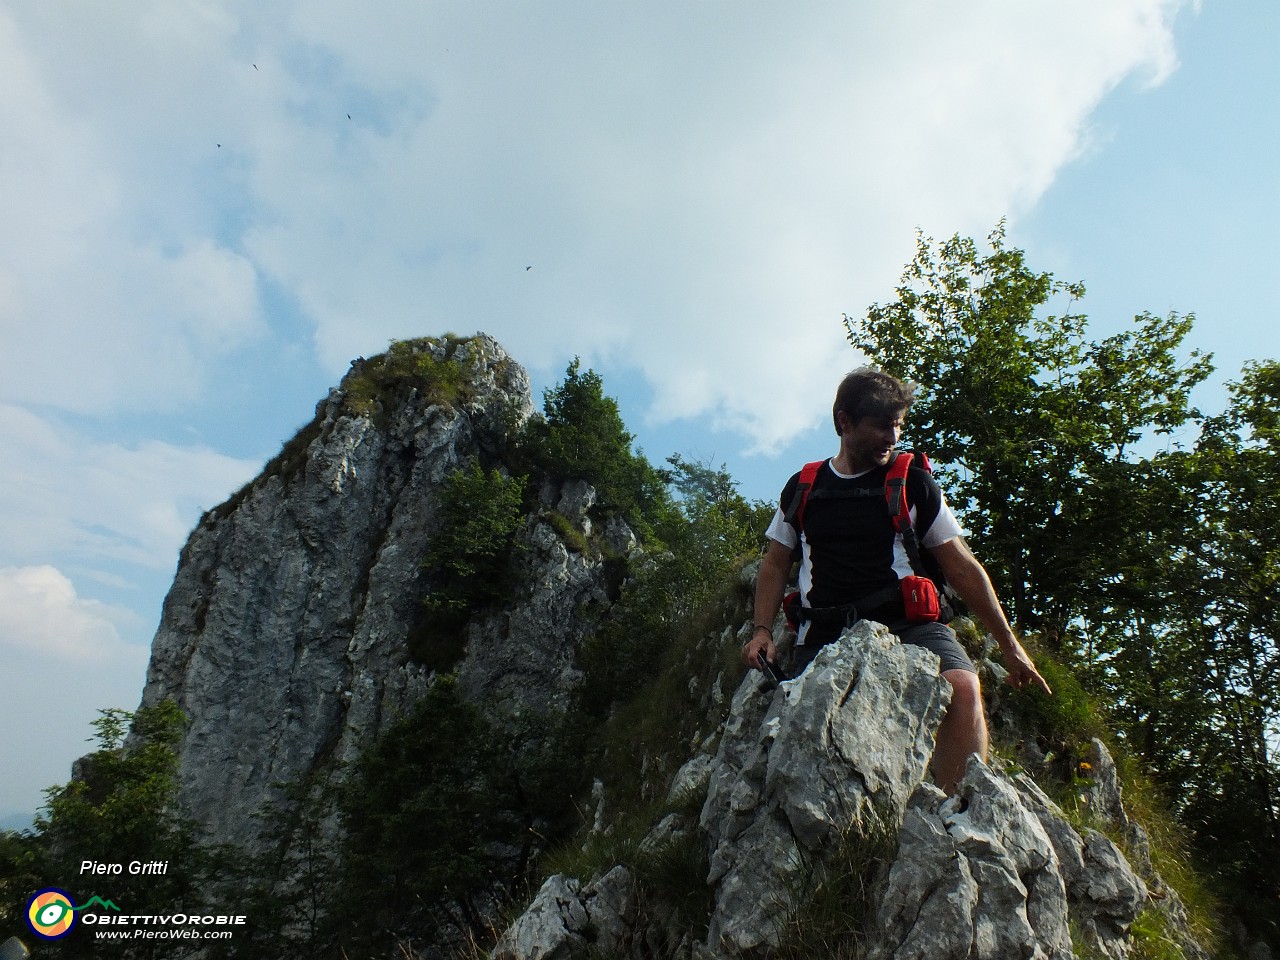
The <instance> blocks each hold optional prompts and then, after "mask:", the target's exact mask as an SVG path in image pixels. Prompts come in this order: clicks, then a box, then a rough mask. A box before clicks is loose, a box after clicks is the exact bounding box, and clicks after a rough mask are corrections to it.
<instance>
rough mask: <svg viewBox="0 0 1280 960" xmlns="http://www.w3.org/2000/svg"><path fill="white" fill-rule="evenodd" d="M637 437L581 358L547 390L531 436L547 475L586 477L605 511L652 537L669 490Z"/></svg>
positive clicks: (528, 439) (530, 447) (538, 461)
mask: <svg viewBox="0 0 1280 960" xmlns="http://www.w3.org/2000/svg"><path fill="white" fill-rule="evenodd" d="M634 440H635V438H634V437H633V436H632V435H631V434H630V433H629V432H628V431H627V428H626V425H625V424H624V423H623V422H622V416H621V414H620V413H619V412H618V403H617V401H616V400H614V399H613V398H612V397H609V396H607V395H606V394H605V392H604V384H603V382H602V381H601V379H600V376H599V374H597V373H596V372H595V371H593V370H587V371H585V372H583V371H582V368H581V364H580V363H579V361H577V360H576V359H575V360H574V361H573V363H571V364H570V365H569V368H568V370H567V371H565V377H564V380H563V381H562V382H561V383H560V384H559V385H558V386H556V387H555V388H554V389H551V390H548V391H547V392H546V394H545V397H544V402H543V417H542V418H539V419H535V420H533V421H531V422H530V423H529V425H528V430H527V437H526V442H527V449H528V451H529V456H530V457H531V459H532V460H533V462H534V464H535V465H536V467H537V469H539V470H540V471H541V472H542V473H543V474H544V475H545V476H548V477H550V478H551V479H553V480H555V481H559V482H564V481H568V480H585V481H586V482H587V483H589V484H591V486H592V487H594V488H595V491H596V495H597V497H598V498H599V499H598V504H599V509H600V511H601V512H602V513H605V514H608V513H613V514H617V515H619V516H621V517H622V518H623V519H624V520H626V521H627V523H628V524H630V525H631V527H632V528H633V529H634V530H635V531H636V533H637V534H639V535H640V536H641V537H642V538H647V537H649V536H650V535H651V534H652V526H653V523H654V520H655V515H657V514H660V513H661V511H662V509H663V507H664V505H665V503H666V502H667V493H666V489H665V483H664V479H665V478H664V477H663V475H662V473H661V472H660V471H658V470H657V469H655V468H654V467H653V465H652V464H650V463H649V461H648V460H647V459H645V457H644V455H643V454H642V453H640V452H638V451H636V450H634V449H633V446H632V445H633V443H634Z"/></svg>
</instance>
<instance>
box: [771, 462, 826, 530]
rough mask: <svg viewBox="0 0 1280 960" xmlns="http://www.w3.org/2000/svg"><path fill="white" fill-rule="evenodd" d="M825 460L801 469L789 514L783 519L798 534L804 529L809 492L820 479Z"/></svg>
mask: <svg viewBox="0 0 1280 960" xmlns="http://www.w3.org/2000/svg"><path fill="white" fill-rule="evenodd" d="M826 462H827V461H825V460H815V461H814V462H813V463H806V464H805V465H804V466H803V467H801V468H800V479H799V481H798V482H797V483H796V492H795V495H794V496H793V497H792V498H791V503H790V505H788V507H787V512H786V513H784V514H783V515H782V518H783V519H784V520H786V521H787V523H789V524H791V526H793V527H794V528H795V531H796V533H797V534H799V533H800V531H801V530H803V529H804V507H805V504H806V503H808V502H809V491H810V490H812V489H813V482H814V480H816V479H817V477H818V471H819V470H821V469H822V466H823V464H825V463H826Z"/></svg>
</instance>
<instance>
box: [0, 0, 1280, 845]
mask: <svg viewBox="0 0 1280 960" xmlns="http://www.w3.org/2000/svg"><path fill="white" fill-rule="evenodd" d="M1277 38H1280V8H1277V6H1276V5H1275V4H1272V3H1270V2H1262V0H1254V2H1238V3H1231V4H1225V3H1213V2H1206V3H1204V4H1203V6H1198V5H1196V4H1194V3H1192V2H1189V0H1186V2H1184V0H1093V2H1080V3H1074V4H1069V5H1068V4H1057V5H1051V4H1029V3H1026V2H1025V0H999V2H996V0H991V2H974V3H970V4H964V5H960V4H943V3H925V2H905V3H903V2H888V0H884V2H873V3H858V4H847V5H831V4H819V3H807V2H798V3H793V4H787V5H781V4H765V3H743V2H735V3H728V2H716V0H699V2H693V3H689V2H683V3H667V2H654V0H650V2H647V3H644V4H639V3H620V4H611V5H607V6H601V5H599V4H596V3H589V2H586V0H582V2H565V0H552V2H547V3H541V4H536V5H535V4H530V3H527V2H516V0H492V2H488V3H485V4H474V3H465V2H462V0H446V2H420V0H403V2H392V0H384V2H372V3H369V4H365V5H362V6H361V7H360V8H359V10H358V11H357V10H356V9H355V8H352V7H349V6H347V5H344V4H338V3H334V2H331V0H309V2H307V3H305V4H303V3H301V2H290V0H254V2H249V0H164V2H160V0H140V2H137V3H131V4H127V5H126V4H101V5H97V6H94V7H75V8H72V7H70V6H68V5H65V4H48V3H44V2H37V0H0V79H2V80H3V86H2V88H3V89H4V90H5V91H6V93H5V95H4V97H3V98H2V99H0V178H2V181H0V182H3V183H4V184H5V187H6V189H5V190H4V191H3V192H2V193H0V442H2V443H3V446H4V449H5V457H4V462H3V464H0V676H3V679H4V690H5V694H4V696H3V697H0V723H3V725H4V727H5V729H6V731H7V736H6V737H5V738H4V740H3V743H4V748H3V754H0V761H2V763H3V769H4V770H5V776H4V777H3V778H0V822H3V821H4V819H5V818H6V817H9V816H18V817H22V816H27V815H29V814H30V812H31V811H32V810H33V809H34V808H35V807H37V806H38V805H39V803H40V799H41V790H42V789H43V788H44V787H46V786H49V785H51V784H53V783H57V782H62V781H65V780H66V778H67V775H68V772H69V766H70V763H71V761H72V760H73V759H74V758H75V757H76V756H78V755H80V754H81V753H82V752H84V750H85V748H86V744H85V740H86V738H87V737H88V735H89V733H90V728H89V721H90V720H91V719H92V718H93V717H94V716H95V713H96V710H97V709H98V708H102V707H111V706H120V707H126V708H132V707H134V706H136V704H137V702H138V699H139V696H140V692H141V687H142V683H143V680H144V676H145V665H146V659H147V653H148V647H149V643H150V639H151V636H152V634H153V633H154V631H155V627H156V625H157V623H158V620H159V614H160V606H161V602H162V600H163V597H164V593H165V590H166V589H167V587H168V584H169V582H170V580H171V579H172V576H173V571H174V568H175V566H176V563H177V557H178V551H179V550H180V549H181V546H182V543H183V542H184V540H185V538H186V536H187V534H188V532H189V531H190V529H191V528H192V526H193V525H194V524H195V522H196V521H197V520H198V518H199V515H200V512H201V511H202V510H204V509H207V508H209V507H212V506H214V505H215V504H217V503H218V502H220V501H221V500H222V499H224V498H225V497H226V496H227V495H228V494H230V493H231V492H232V491H233V490H235V489H236V488H237V487H238V486H240V485H241V484H242V483H244V482H245V481H247V480H248V479H250V478H251V477H252V476H253V475H254V474H255V473H256V472H257V471H258V469H259V468H260V467H261V465H262V464H263V463H264V462H265V461H266V460H267V459H268V458H269V457H271V456H272V455H273V454H275V453H276V452H277V451H278V449H279V447H280V445H281V444H282V443H283V442H284V441H285V440H287V439H288V438H289V437H290V436H291V435H292V433H293V432H294V430H296V429H297V428H298V427H299V426H301V425H302V424H303V423H305V422H306V421H307V420H309V419H310V417H311V414H312V411H313V409H314V406H315V403H316V402H317V401H318V400H319V399H320V398H321V397H323V396H324V394H325V393H326V391H327V390H328V388H329V387H330V386H331V385H333V384H335V383H336V382H337V380H338V379H339V378H340V376H341V375H342V373H343V372H344V370H345V369H346V366H347V364H348V362H349V361H350V360H351V359H352V358H354V357H356V356H359V355H372V354H374V353H377V352H379V351H381V350H383V349H385V348H386V346H387V343H388V341H389V340H390V339H391V338H405V337H413V336H422V335H432V334H440V333H444V332H446V331H452V332H457V333H462V334H467V333H471V332H474V331H476V330H484V331H486V332H488V333H491V334H493V335H494V336H496V337H497V338H498V339H499V340H500V341H502V342H503V343H504V344H505V345H506V346H507V347H508V349H509V350H510V351H511V352H512V353H513V354H514V355H515V357H516V358H517V359H518V360H519V361H521V362H522V363H524V364H525V365H526V367H528V368H529V370H530V373H531V374H532V376H533V379H534V382H535V384H536V386H537V389H538V390H539V392H540V391H541V389H542V388H544V387H546V386H550V385H551V384H553V383H554V382H555V381H556V380H557V379H558V378H559V376H560V375H561V374H562V373H563V371H564V369H565V367H566V366H567V365H568V363H569V361H570V360H571V359H572V358H573V357H574V356H575V355H577V356H581V357H582V359H583V362H584V363H586V364H588V365H590V366H592V367H594V368H595V369H597V370H598V371H600V373H601V374H602V375H603V377H604V379H605V384H606V387H607V389H608V390H609V391H610V392H612V393H613V394H614V395H615V396H617V397H618V398H619V400H620V402H621V405H622V408H623V414H624V417H625V419H626V421H627V423H628V425H629V426H630V428H631V429H632V431H633V432H634V433H636V434H637V437H638V439H639V442H640V444H641V445H642V446H643V448H644V449H645V451H646V453H648V454H649V455H650V457H651V458H652V459H655V460H661V459H662V458H663V457H665V456H667V455H668V454H670V453H672V452H680V453H682V454H685V455H687V456H694V457H699V458H704V459H709V460H712V461H713V462H715V463H717V464H718V463H721V462H723V463H726V464H727V465H728V466H729V467H730V469H731V471H732V472H733V473H734V475H735V476H737V477H738V478H739V480H740V482H741V486H742V489H743V491H744V492H745V493H746V494H747V495H749V496H752V497H760V498H772V497H773V496H774V495H775V492H776V489H777V488H778V487H779V486H780V485H781V483H782V482H783V480H784V479H785V478H786V476H787V475H788V474H789V473H790V472H791V471H792V470H794V469H795V467H796V465H797V464H798V463H800V462H803V461H804V460H807V459H811V458H812V457H813V456H814V455H820V454H822V453H828V452H831V448H832V440H833V438H832V437H831V436H830V434H829V432H828V431H829V429H830V428H829V426H828V425H827V420H828V410H829V403H830V395H831V392H832V390H833V388H834V384H835V381H836V379H838V377H839V375H840V374H841V373H842V372H844V371H845V370H847V369H848V368H849V367H851V366H853V365H855V364H856V363H857V362H858V358H857V357H856V356H855V355H854V354H853V353H852V352H851V351H850V349H849V348H848V347H847V345H846V344H845V343H844V340H843V328H842V326H841V322H840V321H841V316H842V314H843V313H850V314H859V313H861V312H863V311H864V310H865V309H866V307H867V305H868V304H870V303H872V302H875V301H878V300H884V299H887V298H888V297H889V296H890V295H891V293H892V288H893V284H894V282H895V280H896V279H897V277H898V275H899V273H900V272H901V270H902V267H903V265H904V264H905V262H906V261H907V259H908V258H909V257H910V256H911V253H912V249H913V245H914V239H915V231H916V229H917V228H920V229H922V230H924V231H925V232H926V233H928V234H931V235H934V236H938V237H942V236H948V235H950V234H952V233H956V232H959V233H963V234H968V235H973V236H985V235H986V234H987V233H988V232H989V230H990V229H991V227H992V226H993V225H994V224H995V223H996V222H997V221H998V220H999V219H1001V218H1002V217H1003V218H1007V221H1008V229H1009V237H1010V240H1011V242H1012V243H1014V244H1016V245H1018V246H1021V247H1023V248H1024V249H1026V250H1027V251H1028V254H1029V258H1030V260H1031V262H1032V263H1033V264H1034V265H1035V266H1037V267H1039V268H1041V269H1046V270H1051V271H1053V272H1054V273H1055V274H1057V275H1058V276H1059V277H1062V278H1063V279H1071V280H1083V281H1084V282H1085V283H1086V285H1087V287H1088V290H1089V293H1088V296H1087V298H1086V300H1085V302H1084V307H1085V310H1086V312H1087V313H1088V314H1089V315H1090V317H1091V318H1092V321H1093V325H1092V329H1093V331H1094V332H1095V333H1097V334H1098V335H1104V334H1108V333H1112V332H1116V331H1117V330H1119V329H1122V328H1123V326H1124V325H1125V324H1126V323H1127V322H1128V320H1129V318H1131V317H1132V316H1133V315H1134V314H1135V313H1138V312H1141V311H1144V310H1149V311H1152V312H1154V313H1159V314H1163V313H1168V312H1170V311H1175V312H1178V313H1189V312H1190V313H1195V314H1196V316H1197V326H1196V331H1195V333H1194V335H1193V339H1194V343H1193V344H1192V346H1197V347H1200V348H1202V349H1207V350H1212V351H1213V352H1214V353H1215V354H1216V356H1217V358H1218V361H1219V370H1220V375H1219V376H1218V378H1217V379H1216V380H1215V383H1214V384H1211V385H1207V386H1206V387H1205V388H1204V390H1203V391H1202V393H1203V396H1202V397H1201V398H1200V400H1201V402H1202V403H1203V404H1204V405H1205V406H1206V407H1208V408H1210V409H1216V408H1218V407H1219V406H1221V403H1222V383H1223V381H1224V380H1225V379H1228V378H1231V377H1234V376H1236V375H1237V374H1238V372H1239V369H1240V365H1241V363H1243V362H1244V361H1245V360H1247V359H1249V358H1259V357H1268V356H1274V355H1275V353H1276V351H1275V349H1274V346H1273V342H1272V339H1271V337H1270V336H1269V334H1271V332H1272V331H1273V330H1274V329H1275V323H1274V320H1273V315H1274V307H1273V305H1272V302H1271V298H1270V296H1269V294H1270V293H1271V291H1270V286H1271V282H1272V281H1273V279H1274V277H1275V266H1274V265H1275V263H1276V262H1277V260H1278V259H1280V256H1278V254H1280V250H1278V249H1277V247H1278V244H1277V240H1276V232H1275V226H1274V225H1275V224H1276V223H1277V220H1278V219H1280V176H1278V174H1277V170H1278V169H1280V167H1278V166H1277V164H1276V155H1277V129H1276V126H1277V125H1276V119H1275V114H1274V107H1273V106H1272V105H1273V104H1274V103H1276V102H1278V101H1280V89H1278V88H1280V67H1277V65H1276V63H1275V58H1274V52H1273V49H1272V48H1273V46H1274V43H1275V41H1276V39H1277ZM527 268H531V269H527Z"/></svg>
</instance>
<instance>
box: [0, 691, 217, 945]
mask: <svg viewBox="0 0 1280 960" xmlns="http://www.w3.org/2000/svg"><path fill="white" fill-rule="evenodd" d="M185 724H186V717H185V716H184V714H183V713H182V711H181V709H179V707H178V706H177V704H175V703H174V702H173V701H172V700H165V701H162V702H161V703H158V704H156V705H154V706H151V707H143V708H141V709H139V710H138V711H137V712H136V713H130V712H129V711H127V710H120V709H108V710H101V711H99V716H98V719H97V720H95V721H93V728H94V731H95V735H94V739H95V741H96V743H97V749H96V750H94V751H93V752H92V753H91V754H89V755H88V756H87V757H85V758H84V759H83V760H81V761H80V763H79V764H78V765H77V768H76V771H75V777H74V779H72V780H71V781H70V782H69V783H67V784H66V785H64V786H61V787H51V788H50V789H49V790H48V791H46V796H47V798H48V800H47V806H46V808H45V810H44V812H43V813H42V814H41V815H40V816H38V817H37V818H36V823H35V830H34V832H33V833H32V834H29V835H25V836H16V835H13V834H7V835H5V838H4V843H3V844H0V858H3V861H8V863H9V864H11V865H12V866H14V867H17V868H18V871H17V876H18V877H20V878H21V882H24V883H25V884H26V886H27V887H29V889H25V891H20V892H23V899H22V902H21V903H15V902H14V901H13V900H12V899H11V898H12V895H13V893H14V892H15V889H14V888H12V887H11V886H10V885H8V884H6V885H5V887H4V892H5V900H6V903H5V904H4V913H5V915H6V919H7V920H9V921H11V922H13V921H18V920H19V918H20V917H21V915H22V911H23V909H24V906H25V897H27V896H30V894H31V893H32V892H33V891H34V890H36V889H38V888H39V887H40V886H60V885H65V884H67V883H68V882H69V880H70V878H79V877H80V876H81V873H80V865H81V863H82V861H85V860H92V861H97V862H99V863H113V864H114V863H119V864H128V863H130V862H132V861H135V860H136V861H140V862H142V863H144V864H145V863H150V862H153V861H156V862H161V863H167V864H168V869H167V870H165V872H164V873H162V874H147V875H143V874H130V873H128V872H124V873H121V874H120V875H115V874H112V875H111V876H109V877H106V878H103V879H101V880H100V881H98V882H100V883H101V884H102V887H101V888H100V889H98V890H91V891H88V892H94V893H100V894H101V895H103V896H109V897H110V899H111V900H112V901H113V902H116V903H117V904H119V905H120V907H121V908H123V909H126V910H129V911H131V912H136V913H151V912H162V911H166V910H172V909H174V908H175V907H176V906H181V907H182V908H183V909H195V908H197V907H198V906H199V905H200V904H201V903H202V902H203V897H204V895H205V894H207V893H208V891H209V884H210V883H211V882H212V881H213V880H214V879H215V878H216V876H217V870H218V867H219V861H218V859H217V857H216V855H215V853H214V852H211V851H209V850H206V849H205V848H204V847H202V846H201V844H200V843H199V838H198V836H197V834H196V831H195V828H194V826H193V825H192V824H191V823H190V822H189V821H188V820H186V819H185V818H183V817H182V816H181V815H180V812H179V811H178V808H177V804H176V798H177V788H178V782H177V777H176V774H177V767H178V757H177V744H178V742H179V740H180V738H181V735H182V729H183V727H184V726H185ZM3 861H0V862H3ZM6 872H7V871H6ZM37 881H38V882H37ZM33 882H36V885H34V886H32V883H33ZM80 883H81V886H83V883H84V881H80ZM16 925H17V924H16V923H15V926H16ZM42 950H44V951H45V952H50V953H51V955H52V954H55V953H56V954H57V955H61V956H88V955H91V954H92V953H93V940H92V938H86V937H75V936H72V937H68V938H67V939H66V940H63V941H59V942H58V943H56V944H50V945H47V946H45V947H42ZM161 953H163V950H162V949H161V947H160V946H159V945H158V943H157V942H154V941H149V942H147V943H144V944H142V945H140V946H139V947H138V955H140V956H151V955H159V954H161Z"/></svg>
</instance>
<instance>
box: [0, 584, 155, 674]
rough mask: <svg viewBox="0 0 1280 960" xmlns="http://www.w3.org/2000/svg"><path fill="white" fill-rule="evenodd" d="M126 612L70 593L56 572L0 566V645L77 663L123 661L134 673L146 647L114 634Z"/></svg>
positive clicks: (11, 650)
mask: <svg viewBox="0 0 1280 960" xmlns="http://www.w3.org/2000/svg"><path fill="white" fill-rule="evenodd" d="M132 619H133V618H132V615H131V614H129V613H128V612H126V611H123V610H120V609H113V608H110V607H108V606H107V605H106V604H103V603H99V602H98V601H95V600H86V599H83V598H81V597H79V596H77V594H76V588H75V586H74V585H73V584H72V582H71V581H70V580H69V579H67V577H66V576H65V575H64V574H63V573H62V572H61V571H59V570H57V569H56V568H54V567H51V566H48V565H44V566H38V567H0V648H3V649H4V650H5V651H6V654H7V655H10V656H11V655H12V654H14V653H23V654H26V655H27V656H28V657H31V658H35V659H39V660H52V661H55V662H57V663H60V664H64V665H65V664H70V665H78V666H81V667H93V666H99V665H101V664H103V663H107V662H110V661H116V660H124V661H126V662H127V663H128V664H129V666H130V667H131V668H132V669H134V670H135V671H140V667H141V666H142V665H143V664H144V663H145V662H146V650H145V649H144V648H142V647H137V646H130V645H128V644H126V643H125V642H124V641H123V640H122V639H121V637H120V632H119V630H118V629H117V626H116V624H117V622H119V621H121V620H132Z"/></svg>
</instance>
